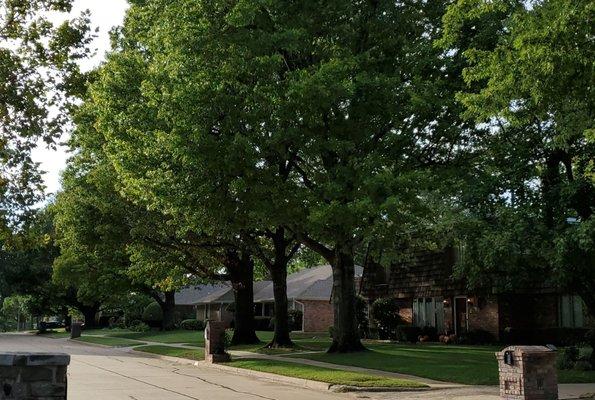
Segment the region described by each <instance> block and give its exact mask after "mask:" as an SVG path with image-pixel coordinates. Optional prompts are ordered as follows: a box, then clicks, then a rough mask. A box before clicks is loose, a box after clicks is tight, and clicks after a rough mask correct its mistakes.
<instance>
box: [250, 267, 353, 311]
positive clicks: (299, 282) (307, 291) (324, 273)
mask: <svg viewBox="0 0 595 400" xmlns="http://www.w3.org/2000/svg"><path fill="white" fill-rule="evenodd" d="M362 273H363V268H362V267H360V266H356V267H355V277H356V278H358V277H361V276H362ZM332 291H333V269H332V267H331V266H330V265H328V264H326V265H320V266H318V267H313V268H307V269H303V270H301V271H298V272H296V273H293V274H291V275H289V276H288V277H287V298H288V299H289V300H290V301H291V300H298V301H299V300H326V301H329V300H330V298H331V293H332ZM273 300H274V296H273V283H272V282H270V281H269V284H268V285H266V286H264V287H263V288H262V290H260V291H259V292H257V293H255V294H254V301H255V302H257V303H266V302H272V301H273Z"/></svg>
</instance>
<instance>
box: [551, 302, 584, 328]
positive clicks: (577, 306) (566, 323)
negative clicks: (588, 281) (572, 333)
mask: <svg viewBox="0 0 595 400" xmlns="http://www.w3.org/2000/svg"><path fill="white" fill-rule="evenodd" d="M558 311H559V318H558V321H559V322H560V327H561V328H583V327H584V326H585V320H584V313H583V301H582V300H581V298H580V297H579V296H560V300H559V306H558Z"/></svg>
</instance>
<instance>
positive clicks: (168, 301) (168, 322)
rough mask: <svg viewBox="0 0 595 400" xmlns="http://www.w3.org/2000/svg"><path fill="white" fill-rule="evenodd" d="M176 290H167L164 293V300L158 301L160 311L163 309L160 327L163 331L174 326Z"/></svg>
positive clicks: (169, 329)
mask: <svg viewBox="0 0 595 400" xmlns="http://www.w3.org/2000/svg"><path fill="white" fill-rule="evenodd" d="M175 295H176V292H175V291H173V290H172V291H169V292H165V293H164V300H163V301H162V302H160V303H159V305H160V306H161V311H163V322H162V323H161V329H162V330H164V331H171V330H173V329H174V328H175V325H176V318H175V311H176V297H175Z"/></svg>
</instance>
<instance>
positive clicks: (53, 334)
mask: <svg viewBox="0 0 595 400" xmlns="http://www.w3.org/2000/svg"><path fill="white" fill-rule="evenodd" d="M35 332H37V331H35ZM37 334H38V335H39V336H43V337H49V338H52V339H60V338H66V337H70V332H66V331H65V330H64V328H61V329H55V330H51V331H46V332H43V333H37Z"/></svg>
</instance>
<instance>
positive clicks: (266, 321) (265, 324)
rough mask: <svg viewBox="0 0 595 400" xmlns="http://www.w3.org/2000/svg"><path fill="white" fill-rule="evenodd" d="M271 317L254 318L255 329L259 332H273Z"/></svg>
mask: <svg viewBox="0 0 595 400" xmlns="http://www.w3.org/2000/svg"><path fill="white" fill-rule="evenodd" d="M271 322H272V318H271V317H254V329H256V330H257V331H272V329H271V326H272V324H271Z"/></svg>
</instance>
